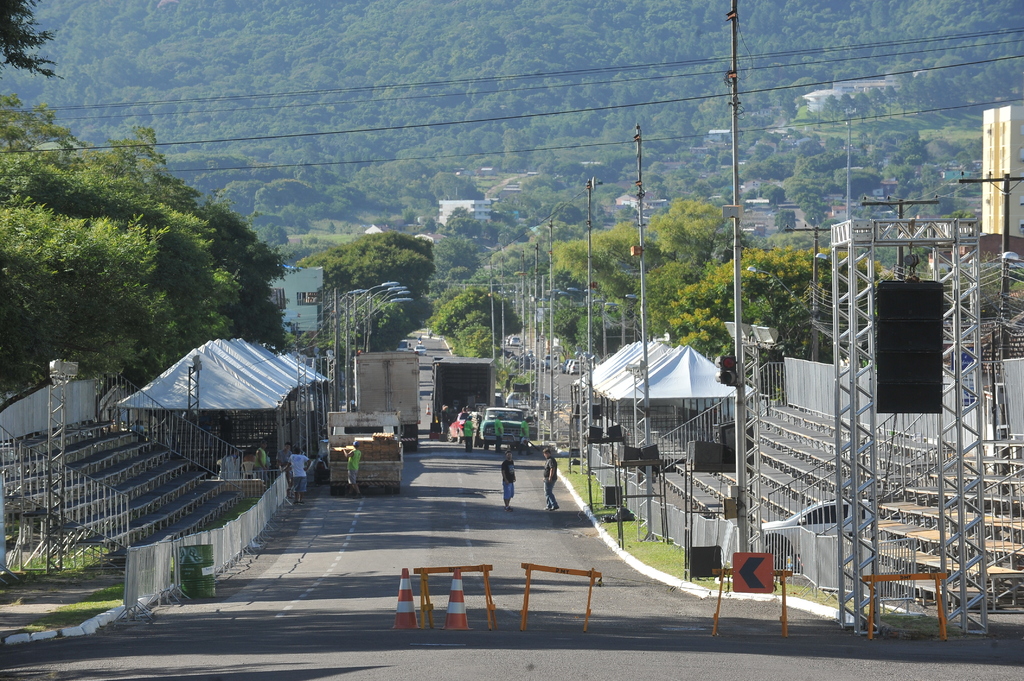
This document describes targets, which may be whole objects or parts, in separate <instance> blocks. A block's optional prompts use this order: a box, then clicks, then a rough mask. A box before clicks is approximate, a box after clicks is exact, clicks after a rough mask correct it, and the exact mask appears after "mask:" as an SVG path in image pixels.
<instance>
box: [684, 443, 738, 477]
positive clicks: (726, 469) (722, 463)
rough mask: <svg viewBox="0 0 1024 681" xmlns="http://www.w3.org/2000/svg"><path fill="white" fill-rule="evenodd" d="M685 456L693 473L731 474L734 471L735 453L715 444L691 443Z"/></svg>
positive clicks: (687, 446)
mask: <svg viewBox="0 0 1024 681" xmlns="http://www.w3.org/2000/svg"><path fill="white" fill-rule="evenodd" d="M686 454H687V457H688V458H689V459H690V461H692V462H693V472H694V473H731V472H733V471H735V470H736V451H735V450H732V449H729V448H728V447H726V446H724V445H720V444H718V443H717V442H700V441H696V440H695V441H691V442H688V443H687V444H686Z"/></svg>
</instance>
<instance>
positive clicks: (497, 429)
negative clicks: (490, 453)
mask: <svg viewBox="0 0 1024 681" xmlns="http://www.w3.org/2000/svg"><path fill="white" fill-rule="evenodd" d="M504 437H505V424H504V423H502V422H501V414H497V415H496V416H495V417H494V451H495V452H501V441H502V440H503V439H504Z"/></svg>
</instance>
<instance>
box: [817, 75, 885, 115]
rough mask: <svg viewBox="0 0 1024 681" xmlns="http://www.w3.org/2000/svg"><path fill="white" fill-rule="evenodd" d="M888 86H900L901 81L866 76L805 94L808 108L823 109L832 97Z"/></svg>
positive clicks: (835, 83)
mask: <svg viewBox="0 0 1024 681" xmlns="http://www.w3.org/2000/svg"><path fill="white" fill-rule="evenodd" d="M887 87H891V88H898V87H899V83H898V82H897V81H896V78H895V77H893V76H886V77H885V78H864V79H862V80H841V81H836V82H834V83H832V87H831V88H829V89H828V90H815V91H814V92H811V93H809V94H806V95H804V96H803V98H804V99H806V100H807V110H808V111H810V112H812V113H813V112H816V111H821V110H822V108H824V106H825V102H827V101H828V100H829V99H830V98H832V97H835V98H836V99H839V98H840V97H842V96H843V95H852V94H856V93H858V92H867V91H868V90H882V89H885V88H887Z"/></svg>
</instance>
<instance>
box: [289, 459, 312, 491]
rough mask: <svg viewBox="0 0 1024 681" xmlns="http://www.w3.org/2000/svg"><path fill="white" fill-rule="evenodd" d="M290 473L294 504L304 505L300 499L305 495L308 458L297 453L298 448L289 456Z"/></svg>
mask: <svg viewBox="0 0 1024 681" xmlns="http://www.w3.org/2000/svg"><path fill="white" fill-rule="evenodd" d="M290 464H291V465H290V467H291V472H292V494H293V495H294V497H295V503H296V504H302V503H305V502H304V501H302V497H303V496H304V495H305V494H306V468H308V467H309V457H307V456H306V455H305V454H303V453H302V452H301V451H299V449H298V448H296V449H295V452H294V453H293V454H292V456H291V462H290Z"/></svg>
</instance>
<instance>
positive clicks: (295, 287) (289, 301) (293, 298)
mask: <svg viewBox="0 0 1024 681" xmlns="http://www.w3.org/2000/svg"><path fill="white" fill-rule="evenodd" d="M270 286H271V293H270V295H271V300H273V301H274V302H275V303H277V306H278V307H279V308H280V309H282V310H284V318H283V320H282V321H283V322H284V325H285V328H287V329H290V330H294V331H316V330H317V327H318V321H319V317H320V305H321V303H322V300H323V288H324V268H322V267H285V275H284V276H283V277H281V278H280V279H277V280H275V281H273V282H271V284H270Z"/></svg>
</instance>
